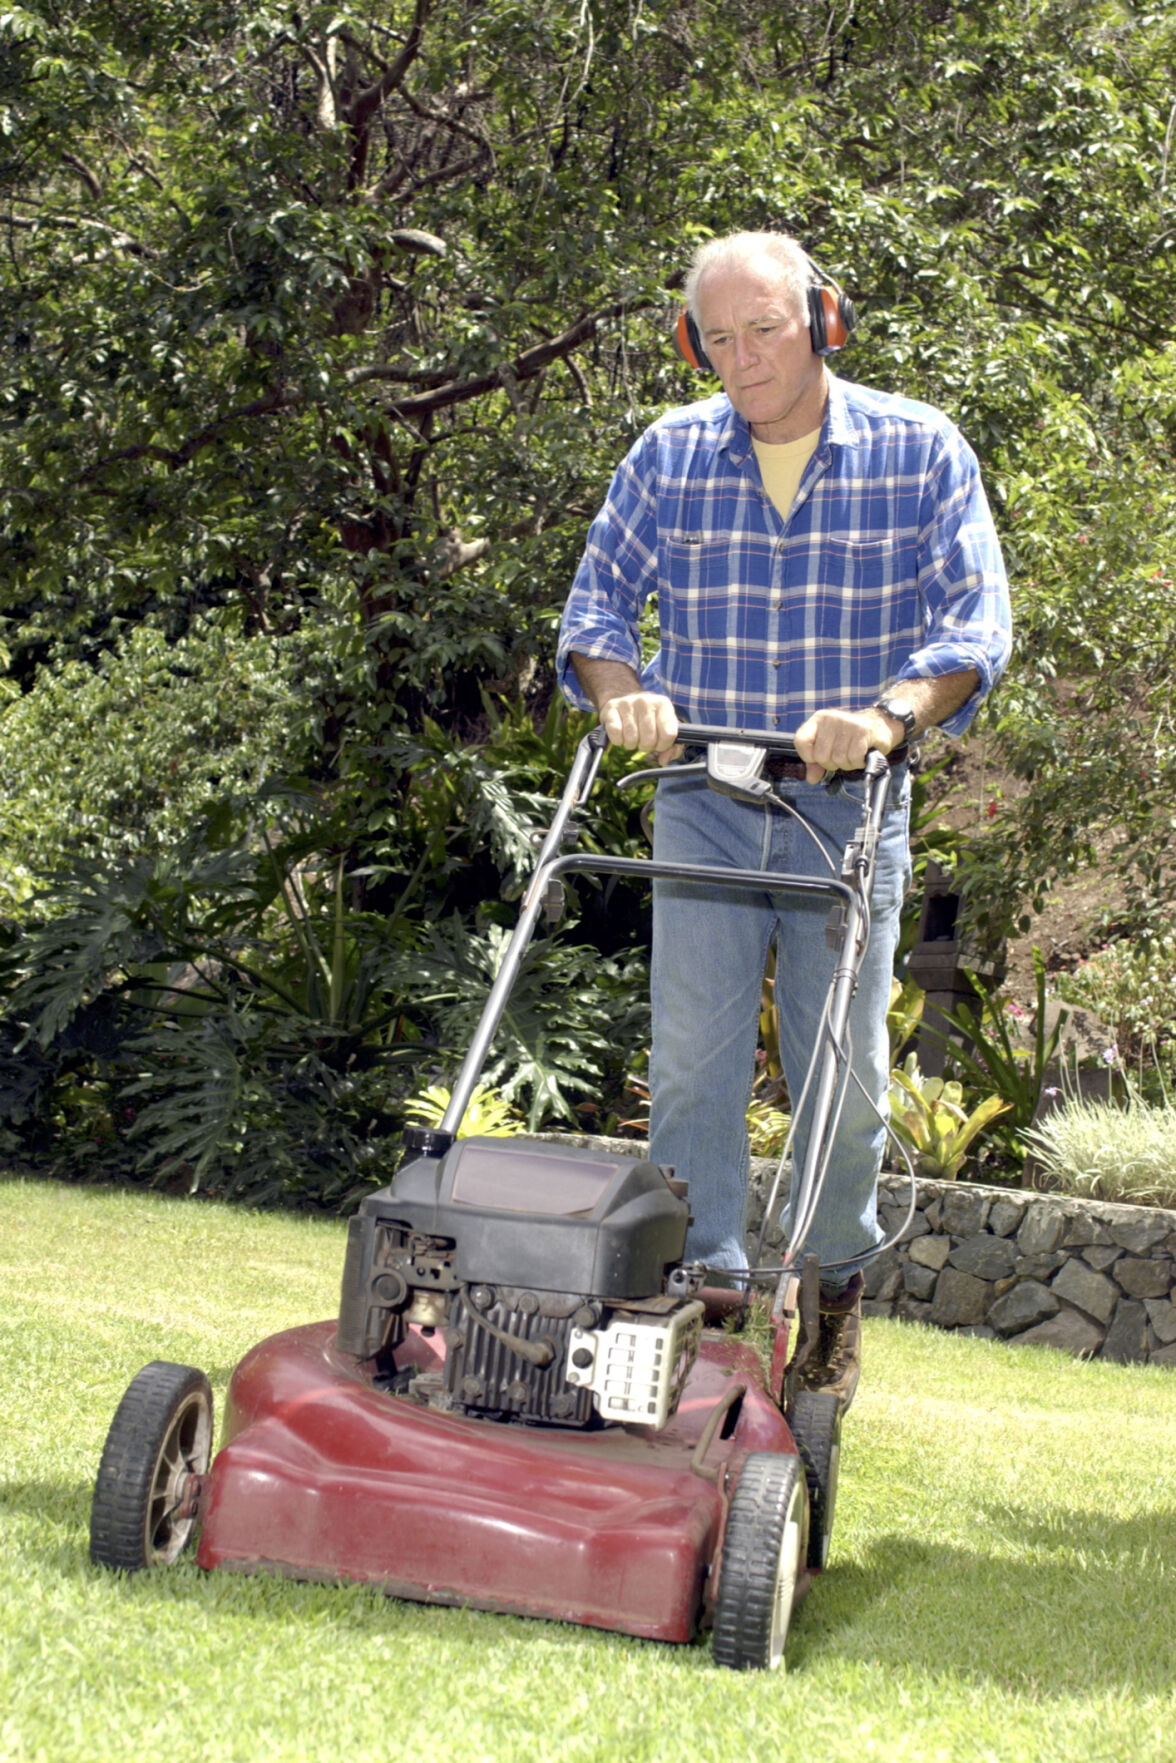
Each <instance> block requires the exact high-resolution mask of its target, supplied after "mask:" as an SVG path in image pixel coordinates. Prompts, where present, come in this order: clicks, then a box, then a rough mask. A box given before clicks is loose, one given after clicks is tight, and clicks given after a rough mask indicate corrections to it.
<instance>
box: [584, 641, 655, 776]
mask: <svg viewBox="0 0 1176 1763" xmlns="http://www.w3.org/2000/svg"><path fill="white" fill-rule="evenodd" d="M572 666H573V667H574V668H575V670H576V678H577V679H578V680H579V682H580V684H581V685H582V686H583V688H584V690H585V692H587V694H588V696H589V697H590V698H591V700H592V702H593V703H594V704H595V706H596V710H597V714H598V716H599V717H600V726H601V728H602V729H603V730H604V732H605V734H606V735H607V736H608V738H609V740H610V742H611V743H612V745H613V746H614V747H627V748H628V749H629V751H630V752H634V753H652V754H653V755H654V756H655V757H656V759H657V762H658V764H659V765H668V764H669V762H670V760H671V759H676V758H677V757H678V749H677V748H676V747H675V745H674V742H675V741H676V739H677V737H678V718H677V717H676V716H675V714H674V706H673V705H672V704H671V703H670V700H669V699H668V698H667V697H666V696H665V694H664V693H662V692H647V691H646V690H645V689H644V687H643V686H642V684H641V679H640V676H639V675H638V674H637V673H635V672H634V670H633V669H632V668H631V667H628V666H626V664H625V663H624V662H623V661H605V660H601V659H600V658H598V657H596V656H589V655H577V654H576V653H575V652H574V651H573V654H572Z"/></svg>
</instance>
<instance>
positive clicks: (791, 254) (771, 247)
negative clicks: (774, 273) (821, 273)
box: [685, 233, 817, 323]
mask: <svg viewBox="0 0 1176 1763" xmlns="http://www.w3.org/2000/svg"><path fill="white" fill-rule="evenodd" d="M765 257H766V258H767V259H768V260H769V261H770V262H771V263H773V264H774V265H775V266H776V267H777V268H778V269H779V271H780V279H781V281H782V282H783V283H784V285H785V287H786V288H787V289H788V292H789V294H790V296H791V297H792V299H793V300H794V301H795V303H796V307H797V310H798V311H799V312H800V313H801V314H802V316H803V317H804V318H805V320H806V321H807V319H808V290H809V288H810V287H811V286H812V284H813V283H814V282H815V281H816V280H817V277H816V275H815V274H814V273H813V266H812V261H811V259H810V258H809V255H808V252H807V251H806V250H805V248H804V246H803V245H802V244H800V242H799V241H798V240H796V239H793V238H790V237H789V236H788V234H787V233H728V235H727V236H726V238H723V239H708V240H707V241H706V243H705V245H700V246H699V247H698V249H697V250H696V251H695V253H694V255H693V257H692V258H691V259H690V267H689V268H688V270H687V271H686V288H685V298H686V306H687V309H688V310H689V313H690V316H691V318H693V319H694V321H695V323H697V322H698V288H699V283H700V282H701V281H702V278H703V276H704V275H709V274H710V272H711V271H712V270H722V269H741V268H743V267H744V266H745V265H747V264H751V263H754V262H755V261H756V260H757V259H759V260H761V261H762V259H763V258H765Z"/></svg>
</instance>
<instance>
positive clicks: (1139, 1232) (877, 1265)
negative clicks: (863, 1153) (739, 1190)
mask: <svg viewBox="0 0 1176 1763" xmlns="http://www.w3.org/2000/svg"><path fill="white" fill-rule="evenodd" d="M536 1136H538V1137H540V1138H544V1139H549V1140H554V1141H556V1142H562V1143H564V1144H568V1143H575V1144H580V1145H592V1146H595V1147H597V1148H599V1149H600V1150H602V1151H605V1152H610V1153H613V1154H620V1155H625V1156H631V1157H642V1156H644V1155H645V1154H646V1146H645V1145H644V1144H643V1143H641V1142H640V1141H638V1140H636V1139H592V1138H588V1137H585V1136H583V1135H580V1134H561V1133H543V1134H538V1135H536ZM775 1172H776V1166H775V1164H774V1162H769V1161H767V1160H764V1159H758V1158H757V1159H756V1160H754V1162H753V1164H752V1181H751V1195H750V1207H749V1210H750V1213H751V1229H750V1231H749V1235H748V1254H749V1257H750V1256H751V1255H752V1254H754V1251H755V1246H756V1238H757V1234H758V1229H759V1220H760V1219H761V1218H762V1216H763V1207H764V1202H765V1198H766V1195H767V1192H768V1190H769V1188H770V1185H771V1182H772V1179H773V1177H774V1175H775ZM916 1189H917V1192H916V1207H915V1214H914V1217H913V1218H912V1220H911V1223H910V1224H909V1225H908V1226H907V1228H906V1230H905V1231H904V1233H903V1237H902V1240H901V1242H899V1243H898V1244H897V1245H896V1246H895V1247H894V1248H893V1249H889V1250H887V1252H886V1253H885V1254H884V1255H882V1256H880V1257H879V1259H878V1260H877V1261H874V1262H872V1263H871V1264H870V1266H869V1267H868V1268H867V1270H866V1296H865V1301H864V1303H863V1306H862V1307H863V1310H864V1312H865V1313H866V1315H868V1316H898V1317H904V1318H907V1319H909V1320H911V1321H914V1322H928V1323H931V1324H932V1325H933V1326H934V1327H936V1328H944V1329H960V1330H962V1331H963V1332H964V1333H965V1334H972V1335H981V1336H983V1337H985V1338H987V1339H989V1340H991V1339H995V1338H998V1337H999V1338H1000V1339H1003V1340H1008V1341H1016V1342H1025V1343H1032V1344H1037V1345H1041V1346H1049V1347H1060V1348H1061V1349H1062V1351H1063V1352H1067V1353H1073V1354H1080V1355H1082V1356H1083V1357H1085V1358H1103V1359H1116V1360H1119V1361H1132V1362H1143V1361H1147V1362H1149V1363H1151V1364H1153V1365H1176V1212H1169V1211H1163V1210H1161V1209H1160V1208H1159V1207H1154V1206H1118V1205H1110V1204H1109V1203H1107V1202H1106V1201H1101V1200H1079V1199H1075V1198H1073V1197H1072V1196H1070V1195H1063V1194H1039V1193H1034V1192H1031V1191H1029V1190H1026V1189H1023V1188H997V1187H981V1186H980V1185H979V1184H977V1183H972V1182H939V1181H920V1182H918V1183H917V1184H916ZM909 1199H910V1184H909V1181H908V1178H907V1177H906V1176H905V1175H883V1176H882V1178H881V1180H880V1182H879V1187H878V1210H879V1218H880V1221H881V1223H882V1225H883V1228H884V1230H885V1233H886V1235H887V1236H889V1235H890V1234H891V1232H892V1231H895V1230H897V1229H898V1227H899V1225H900V1224H901V1223H902V1220H903V1218H904V1217H905V1215H906V1210H907V1206H908V1204H909ZM767 1243H768V1247H769V1249H770V1250H773V1251H774V1250H778V1248H779V1233H778V1232H777V1231H775V1230H769V1231H768V1233H767Z"/></svg>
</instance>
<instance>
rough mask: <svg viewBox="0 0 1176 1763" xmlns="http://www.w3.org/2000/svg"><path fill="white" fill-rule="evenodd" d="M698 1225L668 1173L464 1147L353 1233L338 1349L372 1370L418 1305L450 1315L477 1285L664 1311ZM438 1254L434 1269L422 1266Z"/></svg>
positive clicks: (413, 1168)
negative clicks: (439, 1300) (671, 1275)
mask: <svg viewBox="0 0 1176 1763" xmlns="http://www.w3.org/2000/svg"><path fill="white" fill-rule="evenodd" d="M689 1222H690V1213H689V1207H688V1206H687V1203H686V1199H685V1187H684V1184H683V1183H681V1182H676V1181H673V1180H672V1178H671V1177H670V1176H669V1175H667V1173H666V1172H665V1171H664V1170H663V1169H661V1168H660V1167H659V1166H658V1165H657V1164H656V1163H650V1162H648V1161H646V1160H643V1159H638V1158H631V1157H613V1158H609V1157H603V1156H601V1154H600V1153H599V1152H598V1151H592V1150H586V1149H581V1148H580V1147H578V1146H563V1145H560V1146H555V1145H546V1144H539V1143H534V1142H531V1141H527V1140H519V1139H491V1138H471V1139H461V1140H459V1141H458V1142H457V1143H456V1144H455V1145H453V1146H451V1147H450V1149H449V1150H448V1151H447V1152H446V1153H445V1155H444V1156H443V1157H441V1158H439V1159H438V1158H433V1157H416V1158H414V1159H413V1160H412V1161H411V1162H409V1163H406V1164H405V1165H404V1166H403V1167H402V1168H401V1169H400V1170H399V1171H398V1173H397V1175H396V1177H395V1179H394V1181H393V1182H392V1183H391V1185H390V1186H389V1187H387V1188H383V1189H381V1190H380V1191H379V1192H377V1193H374V1194H371V1195H369V1196H368V1198H367V1199H366V1200H365V1201H364V1202H363V1204H362V1206H361V1207H360V1210H359V1213H358V1214H357V1216H356V1217H355V1218H353V1219H352V1221H351V1232H350V1236H349V1238H348V1245H347V1260H346V1264H345V1266H344V1271H343V1293H342V1301H341V1304H340V1310H339V1330H338V1344H339V1346H340V1348H341V1349H342V1350H343V1351H344V1352H347V1353H352V1354H354V1355H355V1356H356V1357H357V1358H361V1359H362V1358H369V1357H371V1356H372V1355H373V1354H375V1353H377V1352H379V1351H380V1349H381V1348H382V1347H383V1345H384V1344H385V1342H386V1341H387V1339H388V1336H389V1333H390V1331H391V1329H392V1326H393V1321H394V1316H395V1313H397V1312H399V1311H402V1310H404V1308H405V1307H406V1304H407V1303H409V1302H410V1301H411V1296H412V1294H413V1293H415V1292H422V1291H434V1292H437V1293H438V1296H439V1297H440V1296H441V1295H442V1294H450V1295H449V1296H447V1297H446V1299H445V1302H446V1304H447V1306H448V1305H450V1304H452V1303H453V1302H455V1301H456V1294H457V1292H458V1291H459V1290H460V1289H461V1288H463V1287H470V1286H474V1285H488V1286H495V1287H500V1288H503V1287H505V1288H515V1289H517V1290H525V1291H529V1292H539V1293H545V1292H546V1293H555V1294H561V1295H566V1296H568V1297H569V1298H570V1297H571V1296H572V1295H573V1294H588V1295H589V1296H590V1297H592V1298H595V1299H600V1300H602V1301H603V1302H604V1303H606V1304H611V1305H615V1304H619V1303H624V1302H625V1301H626V1300H629V1301H633V1300H636V1299H642V1298H652V1297H657V1296H659V1295H660V1294H661V1293H662V1292H663V1290H664V1289H665V1279H666V1275H667V1273H668V1272H669V1271H670V1270H671V1269H672V1268H673V1267H674V1266H676V1265H677V1263H679V1262H680V1261H681V1259H682V1255H683V1251H684V1249H685V1246H686V1230H687V1226H688V1225H689ZM426 1243H427V1244H428V1246H429V1253H428V1254H427V1255H426V1254H424V1253H421V1254H420V1255H416V1254H414V1252H413V1249H412V1245H414V1244H426ZM583 1301H584V1300H583V1297H582V1296H580V1297H576V1298H575V1302H576V1303H580V1302H583ZM479 1332H480V1331H479ZM508 1332H511V1331H510V1330H509V1329H508Z"/></svg>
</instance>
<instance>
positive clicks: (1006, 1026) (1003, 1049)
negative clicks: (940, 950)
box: [946, 949, 1068, 1157]
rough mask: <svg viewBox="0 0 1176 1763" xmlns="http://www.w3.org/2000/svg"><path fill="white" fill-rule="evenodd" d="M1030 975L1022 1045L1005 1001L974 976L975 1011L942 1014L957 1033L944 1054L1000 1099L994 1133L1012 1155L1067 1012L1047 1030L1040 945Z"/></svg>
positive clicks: (1021, 1148)
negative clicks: (1031, 993) (1031, 1003)
mask: <svg viewBox="0 0 1176 1763" xmlns="http://www.w3.org/2000/svg"><path fill="white" fill-rule="evenodd" d="M1033 973H1034V983H1035V986H1036V992H1037V999H1036V1006H1035V1009H1034V1011H1033V1020H1032V1031H1031V1032H1032V1040H1031V1042H1030V1044H1029V1045H1028V1046H1023V1045H1021V1044H1020V1043H1019V1040H1018V1036H1017V1034H1016V1031H1015V1028H1014V1026H1013V1019H1012V1018H1011V1016H1010V1010H1009V1006H1008V1003H1007V1000H1005V999H1004V998H1002V997H1001V995H1000V993H999V992H992V991H989V992H987V993H985V992H984V991H983V987H982V986H981V983H980V981H979V979H978V976H977V975H976V974H971V975H969V978H970V979H971V980H972V981H973V983H974V984H975V985H976V987H977V990H978V991H980V992H981V994H982V996H983V998H984V1002H983V1005H982V1007H981V1009H980V1010H979V1011H976V1010H970V1009H969V1008H968V1007H967V1005H961V1006H960V1008H959V1009H958V1010H957V1011H955V1012H954V1014H952V1015H951V1016H950V1017H949V1018H948V1020H949V1021H950V1022H951V1023H953V1024H954V1026H955V1028H956V1029H957V1030H958V1031H959V1032H960V1034H961V1035H962V1036H963V1044H962V1045H961V1043H960V1042H959V1041H957V1040H956V1039H952V1040H949V1041H947V1042H946V1046H947V1049H948V1057H949V1059H950V1061H951V1063H952V1064H953V1065H954V1066H955V1068H956V1069H957V1070H958V1071H959V1072H961V1073H962V1074H963V1076H964V1077H965V1078H966V1079H968V1080H969V1081H970V1082H971V1083H973V1084H975V1085H976V1086H977V1087H978V1088H980V1089H981V1090H984V1091H993V1092H995V1094H996V1095H997V1096H999V1097H1000V1099H1001V1101H1002V1102H1003V1103H1004V1105H1005V1107H1006V1109H1007V1118H1005V1119H1002V1120H1001V1122H1000V1125H999V1127H998V1128H997V1132H996V1136H997V1137H998V1138H999V1139H1000V1140H1001V1141H1002V1142H1003V1143H1004V1145H1005V1146H1006V1148H1007V1150H1008V1151H1009V1153H1010V1155H1012V1156H1014V1157H1022V1156H1024V1154H1025V1140H1024V1135H1025V1133H1026V1132H1027V1131H1028V1129H1029V1127H1030V1125H1031V1124H1032V1122H1033V1118H1034V1116H1035V1114H1036V1112H1037V1106H1038V1103H1039V1102H1040V1100H1041V1091H1042V1087H1043V1085H1044V1083H1045V1075H1046V1070H1047V1068H1048V1067H1049V1066H1050V1065H1051V1064H1053V1063H1054V1061H1055V1060H1056V1058H1057V1051H1058V1044H1059V1042H1060V1040H1061V1036H1062V1030H1063V1029H1064V1028H1065V1026H1066V1020H1067V1014H1068V1013H1067V1012H1066V1011H1064V1010H1063V1011H1060V1012H1059V1013H1058V1015H1057V1017H1056V1018H1055V1021H1054V1024H1053V1027H1052V1028H1047V1026H1046V1022H1047V1016H1046V983H1045V962H1044V960H1043V959H1042V955H1041V951H1040V949H1035V950H1034V951H1033Z"/></svg>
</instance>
